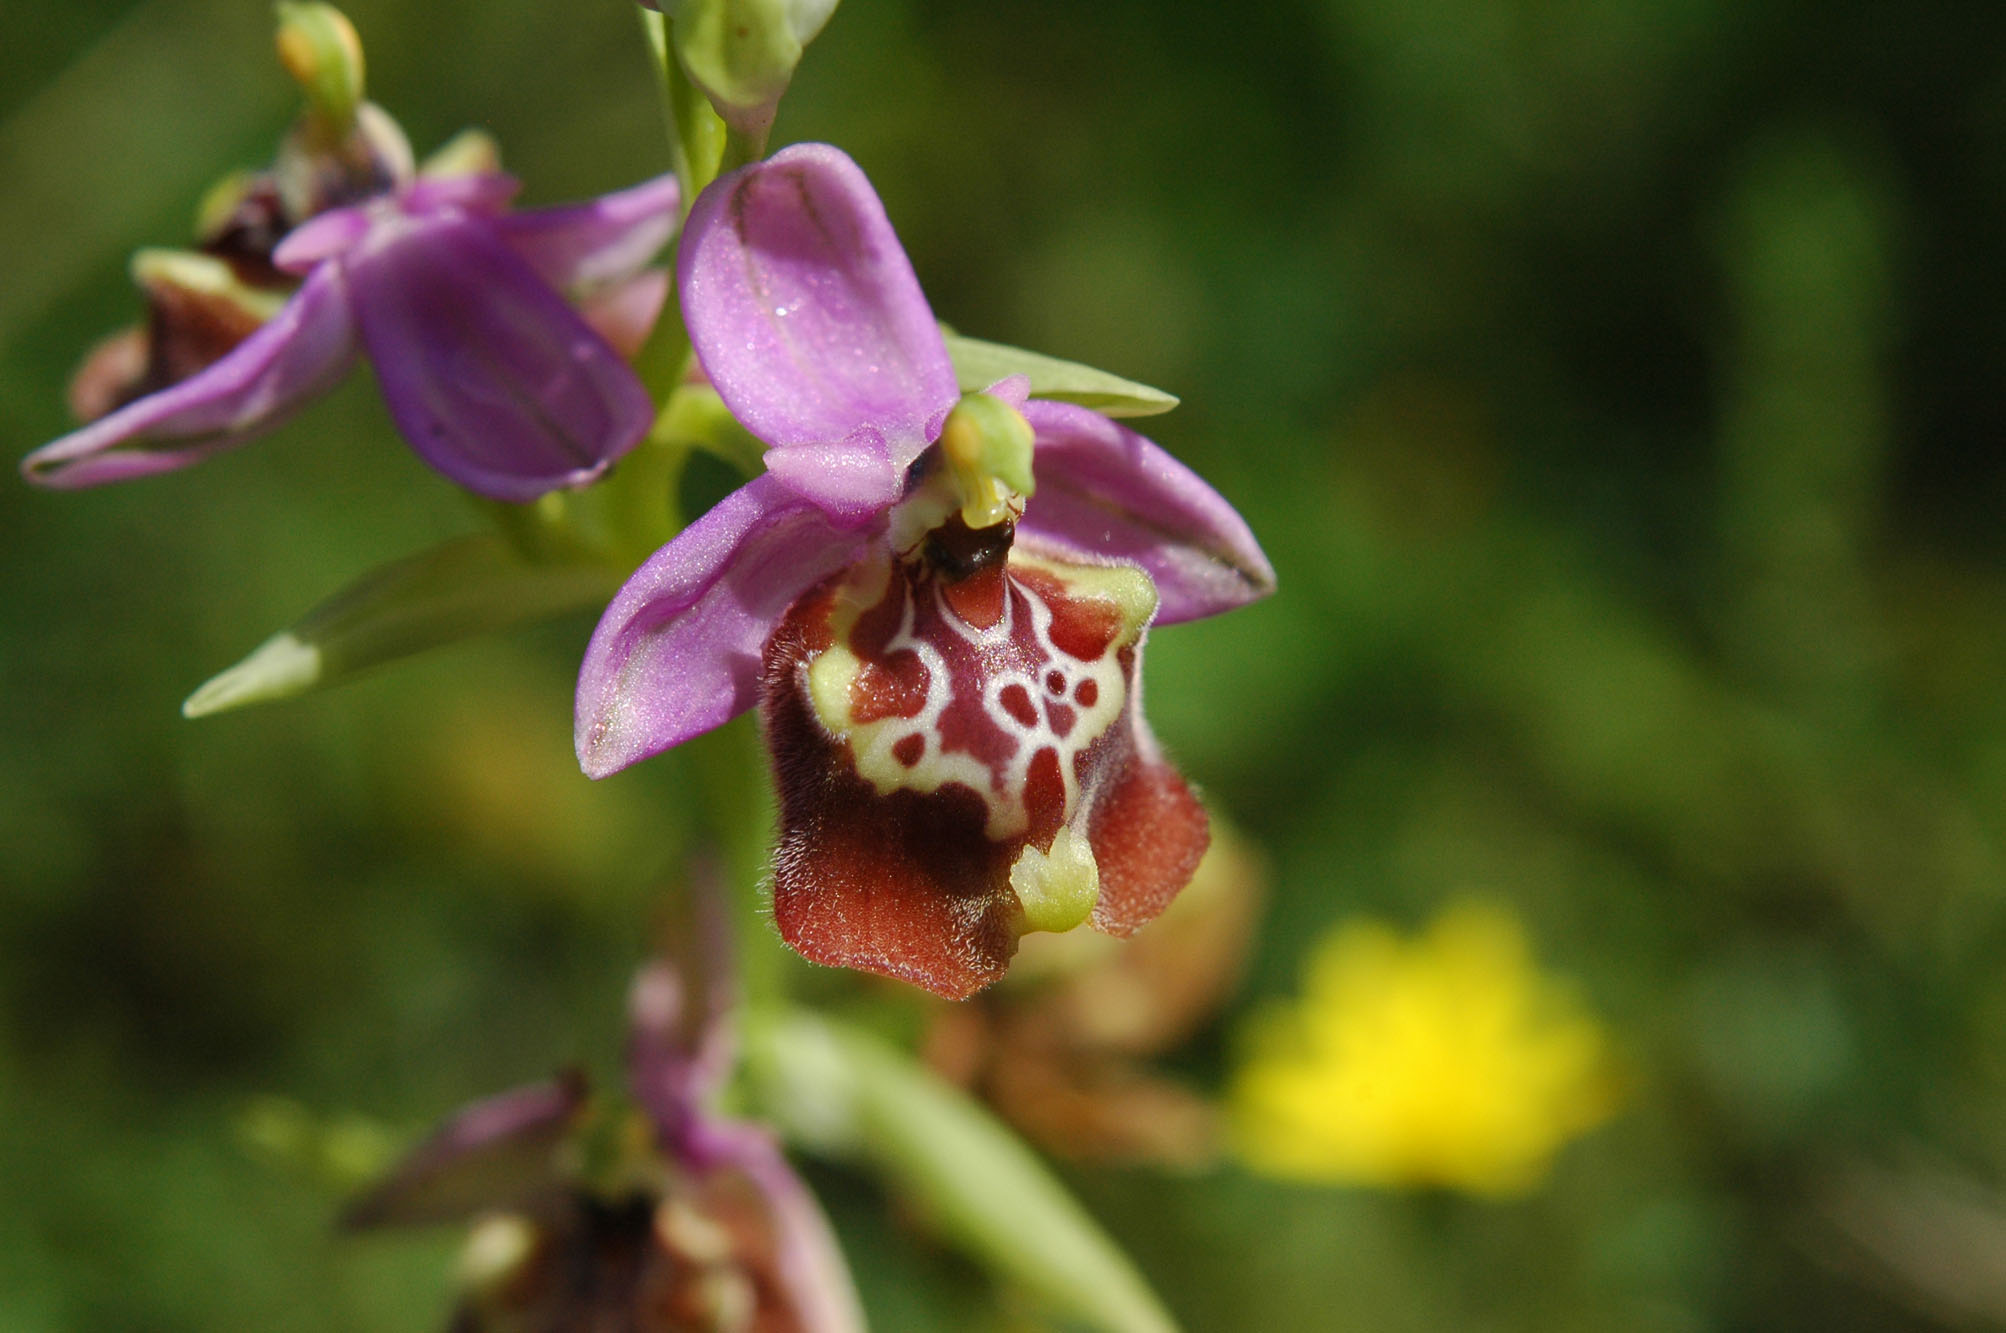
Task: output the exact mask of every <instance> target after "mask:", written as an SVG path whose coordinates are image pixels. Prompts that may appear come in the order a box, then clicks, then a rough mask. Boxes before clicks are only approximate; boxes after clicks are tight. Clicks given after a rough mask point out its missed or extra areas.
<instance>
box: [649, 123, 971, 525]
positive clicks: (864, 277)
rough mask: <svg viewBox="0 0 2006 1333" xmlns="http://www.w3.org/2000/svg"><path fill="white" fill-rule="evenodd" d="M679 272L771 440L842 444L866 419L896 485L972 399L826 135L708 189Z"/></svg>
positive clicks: (693, 325)
mask: <svg viewBox="0 0 2006 1333" xmlns="http://www.w3.org/2000/svg"><path fill="white" fill-rule="evenodd" d="M677 281H678V283H679V286H680V290H681V293H682V300H683V316H684V319H685V320H686V321H687V322H688V325H689V330H690V339H691V342H692V344H693V345H694V346H695V348H696V351H697V356H698V358H699V359H700V360H701V361H702V362H703V367H704V370H705V372H706V373H707V374H708V375H709V376H710V380H711V383H712V384H714V385H716V386H717V390H718V392H719V393H720V394H721V395H723V397H724V400H725V403H726V404H727V405H728V406H729V407H730V408H731V410H732V414H733V415H734V416H736V417H737V418H738V419H739V420H740V421H741V422H743V423H745V426H746V428H747V429H749V430H750V431H751V432H752V433H753V434H754V435H757V436H758V437H759V438H760V439H762V440H765V441H766V442H767V443H768V444H771V445H775V446H778V447H780V448H787V447H790V446H796V445H805V444H830V443H834V442H837V441H843V440H848V439H850V438H851V437H852V436H853V435H854V434H855V433H856V432H857V431H858V429H859V428H860V427H868V428H870V429H871V430H873V431H875V432H876V433H877V436H878V438H879V439H881V440H882V441H883V442H884V445H885V450H886V457H887V458H888V459H889V462H890V475H891V476H892V478H893V479H894V481H896V479H897V478H899V477H901V476H902V475H903V473H904V471H905V468H906V467H907V465H908V464H910V463H911V462H912V460H913V459H914V458H916V457H918V456H919V453H920V451H921V450H922V449H924V448H925V447H926V446H927V444H928V443H929V442H930V441H931V440H932V439H933V437H934V436H935V435H936V434H937V433H938V432H939V429H940V423H941V421H942V420H944V419H945V416H946V413H947V411H948V409H949V408H950V407H952V406H953V405H954V402H955V400H956V398H957V397H958V396H959V393H958V391H957V389H956V387H955V379H954V367H953V365H952V363H951V362H949V360H948V357H947V347H946V345H945V343H943V342H942V340H941V336H940V330H939V329H938V327H936V325H935V324H934V322H933V314H932V312H931V311H930V310H929V309H928V308H927V304H926V298H925V296H923V295H922V294H921V293H920V289H919V281H918V279H917V278H915V277H914V276H913V271H912V264H911V263H910V262H909V261H908V260H907V259H906V255H905V251H904V250H903V249H901V248H900V246H899V242H898V237H897V235H896V234H894V233H893V231H892V227H891V222H890V221H889V220H888V219H887V218H886V217H885V211H884V205H883V204H881V203H880V202H878V197H877V195H876V194H875V193H873V192H872V190H871V186H870V182H869V181H868V180H866V179H865V178H864V173H863V172H862V171H861V170H860V169H859V168H858V167H857V164H856V163H854V162H852V161H851V160H850V159H849V158H848V157H846V156H845V155H844V154H843V153H842V152H841V151H839V150H837V149H835V148H831V147H829V146H828V145H827V144H797V145H796V146H794V147H792V148H788V149H785V150H783V151H782V152H779V153H776V154H775V155H774V156H773V157H772V158H770V159H768V160H767V161H765V162H760V163H755V164H753V165H752V166H749V167H745V168H743V169H742V170H739V171H736V172H734V173H732V174H731V175H729V176H726V177H724V178H722V179H721V180H719V181H717V182H716V183H715V184H713V185H712V186H711V187H710V188H709V189H707V190H705V191H704V192H703V194H702V196H700V197H699V198H698V200H697V202H696V207H695V208H694V209H693V210H692V211H691V213H690V218H689V223H688V225H687V226H686V228H685V234H684V237H683V242H682V246H681V250H680V254H679V256H678V260H677ZM895 495H896V491H895V490H894V491H892V492H890V493H888V494H886V495H885V496H884V497H883V502H885V503H889V501H890V500H891V499H892V498H894V497H895Z"/></svg>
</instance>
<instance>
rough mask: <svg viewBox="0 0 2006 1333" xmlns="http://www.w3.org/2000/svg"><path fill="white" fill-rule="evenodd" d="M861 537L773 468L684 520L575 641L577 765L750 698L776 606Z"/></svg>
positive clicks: (854, 548)
mask: <svg viewBox="0 0 2006 1333" xmlns="http://www.w3.org/2000/svg"><path fill="white" fill-rule="evenodd" d="M869 539H870V533H869V531H868V530H858V531H844V530H843V529H841V528H838V527H837V526H835V525H834V524H833V523H831V522H830V520H829V518H828V517H827V516H826V515H825V514H823V513H822V511H821V510H819V509H818V508H816V507H815V506H814V505H813V504H811V503H809V502H807V501H805V500H803V499H801V498H800V497H799V496H797V495H795V494H793V493H792V492H791V491H789V490H788V489H787V488H786V487H785V486H784V485H782V484H781V483H780V482H779V481H777V480H775V479H774V478H772V477H755V478H754V479H753V480H752V481H750V482H748V483H746V484H745V485H744V486H741V487H739V488H738V489H737V490H735V491H733V492H732V493H731V494H730V495H727V496H726V497H725V498H724V499H723V500H721V501H719V502H718V504H717V505H716V506H715V507H714V508H712V509H711V510H710V512H709V513H707V514H705V515H704V516H703V517H702V518H700V519H698V520H697V521H696V522H694V523H692V524H691V525H690V526H689V527H687V528H685V529H683V531H682V532H681V533H680V534H678V535H677V537H676V539H675V540H674V541H672V542H670V543H669V544H668V545H667V546H664V547H663V548H662V549H661V550H659V551H657V552H655V554H654V555H653V556H651V557H649V559H648V562H647V563H646V564H644V565H642V566H641V568H640V569H639V570H637V571H636V572H635V574H634V576H633V577H632V578H630V579H628V580H627V582H626V585H625V586H624V587H622V588H621V589H620V592H619V594H618V595H617V596H615V597H614V599H613V602H612V605H610V606H608V607H607V608H606V614H605V615H604V616H603V617H602V618H601V619H600V621H599V627H598V629H596V630H595V631H593V634H592V642H591V643H590V644H589V645H588V646H587V647H586V649H585V661H584V664H583V665H582V666H581V667H580V669H579V673H578V705H577V728H578V762H579V764H580V766H581V767H583V768H584V770H585V772H586V773H587V774H589V775H590V776H592V777H595V778H598V777H605V776H606V775H607V774H609V773H615V772H618V771H619V770H620V769H623V768H625V767H627V765H629V764H632V763H635V762H637V761H638V760H642V759H646V758H647V757H649V756H650V755H655V754H660V753H661V752H662V751H663V750H666V749H668V748H669V747H670V746H672V745H678V744H681V743H682V742H683V741H686V740H688V739H689V738H690V737H692V736H695V735H698V734H700V733H702V732H705V731H709V730H710V729H711V728H712V727H716V726H720V725H722V724H723V723H725V722H728V721H730V720H731V719H732V718H734V717H736V716H737V715H738V714H740V713H742V712H744V711H745V710H746V709H748V708H750V707H752V705H753V703H754V702H756V700H757V698H758V693H759V667H760V652H761V649H762V648H763V647H764V646H765V643H766V636H767V635H768V634H769V633H771V632H772V629H773V626H774V625H775V624H776V623H778V621H779V619H780V616H781V614H782V613H783V612H784V611H786V609H787V607H788V606H789V605H790V604H791V603H792V602H793V601H794V599H795V598H797V597H799V596H800V595H801V594H802V593H803V592H805V591H807V590H808V589H809V588H811V587H813V586H814V585H815V584H817V583H819V582H820V581H821V580H823V579H825V578H827V577H828V576H829V575H831V574H833V573H835V572H836V571H837V570H838V569H840V568H842V567H843V566H844V565H845V564H847V563H849V561H850V560H852V559H853V558H855V556H856V554H857V552H858V551H859V550H860V549H861V548H862V546H863V544H864V543H865V542H866V541H867V540H869Z"/></svg>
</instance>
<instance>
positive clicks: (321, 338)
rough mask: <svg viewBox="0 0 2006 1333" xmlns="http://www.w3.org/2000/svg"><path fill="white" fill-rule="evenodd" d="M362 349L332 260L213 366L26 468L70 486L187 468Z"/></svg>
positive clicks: (47, 451) (302, 396)
mask: <svg viewBox="0 0 2006 1333" xmlns="http://www.w3.org/2000/svg"><path fill="white" fill-rule="evenodd" d="M354 355H355V326H354V323H353V321H352V319H351V317H350V315H349V309H348V295H347V291H346V285H345V282H344V280H343V277H342V275H341V273H340V272H339V271H338V270H337V269H336V268H335V267H334V266H332V265H324V266H322V267H321V268H318V269H315V270H314V271H313V273H312V274H310V275H309V276H308V278H307V280H306V282H305V283H304V284H303V285H302V286H301V287H300V289H299V291H297V292H295V293H294V294H293V297H292V299H291V300H289V301H287V302H286V303H285V305H283V306H281V307H280V308H279V312H278V313H277V314H276V315H274V316H273V317H272V318H271V320H270V321H268V322H267V323H266V324H264V325H263V326H262V327H260V328H259V329H258V330H257V331H256V332H255V333H253V334H252V335H251V336H250V337H248V338H246V339H245V340H244V341H243V342H241V343H239V344H238V345H237V346H236V348H235V349H234V350H232V351H231V352H230V353H229V354H228V355H226V356H224V357H223V358H222V359H221V360H219V361H217V362H216V363H215V364H214V365H212V366H210V367H209V368H208V369H207V370H204V371H202V372H201V373H200V374H198V375H194V376H191V377H190V378H188V379H185V380H183V381H181V382H180V383H179V384H175V385H172V386H171V387H169V388H166V389H162V390H161V391H160V392H158V393H152V394H148V395H147V396H146V397H144V398H141V399H138V400H136V401H134V402H131V403H128V404H126V405H125V406H124V407H122V408H120V409H119V410H117V411H116V412H113V413H111V414H110V415H108V416H104V417H100V418H99V419H98V420H96V421H94V422H92V423H91V424H90V425H88V426H85V427H84V428H83V429H82V430H78V431H74V432H72V433H71V434H69V435H65V436H64V437H63V438H62V439H60V440H56V441H54V442H52V443H50V444H47V445H44V446H43V447H42V448H40V449H37V450H36V451H35V452H34V453H32V454H29V455H28V456H27V458H25V459H23V460H22V462H21V471H22V474H23V475H24V476H26V477H27V479H28V480H29V481H32V482H36V483H38V484H40V485H43V486H53V487H57V488H62V489H69V488H74V487H82V486H97V485H102V484H104V483H106V482H114V481H126V480H129V479H131V478H134V477H144V476H150V475H152V474H154V473H158V472H171V471H174V470H175V469H177V468H184V467H187V466H188V465H189V464H191V463H195V462H198V461H200V460H201V459H204V458H207V457H208V456H209V455H211V454H214V453H219V452H221V451H222V450H225V449H229V448H233V447H235V446H237V445H240V444H243V443H245V442H247V441H249V440H252V439H254V438H256V437H257V436H259V435H261V434H263V433H264V432H265V431H268V430H270V429H272V428H273V427H274V426H277V425H278V424H279V423H280V422H282V421H284V420H285V418H286V417H287V416H289V415H290V414H291V413H292V412H293V410H294V409H295V408H298V407H299V406H301V405H302V404H303V403H305V402H306V401H307V400H308V399H310V398H313V397H314V396H316V395H318V394H321V393H324V392H326V391H327V390H328V389H330V388H332V387H333V385H334V382H335V381H336V380H338V379H340V378H341V376H342V374H343V373H344V372H345V371H346V370H347V369H348V367H349V364H350V362H352V361H353V360H354Z"/></svg>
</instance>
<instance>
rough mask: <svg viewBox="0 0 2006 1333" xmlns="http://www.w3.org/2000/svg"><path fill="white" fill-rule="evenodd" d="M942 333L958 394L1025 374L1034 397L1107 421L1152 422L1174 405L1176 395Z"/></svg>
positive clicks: (1018, 349)
mask: <svg viewBox="0 0 2006 1333" xmlns="http://www.w3.org/2000/svg"><path fill="white" fill-rule="evenodd" d="M941 332H942V334H943V335H945V336H946V338H947V354H948V356H949V357H951V358H952V359H953V361H954V377H955V379H956V380H958V381H959V382H960V385H961V391H962V392H963V393H973V392H975V391H976V390H977V389H986V388H988V387H989V386H990V385H992V384H994V383H995V382H996V381H997V380H1000V379H1003V378H1005V377H1007V376H1010V375H1028V376H1030V377H1031V396H1032V397H1033V398H1056V399H1058V400H1059V401H1060V402H1064V403H1078V404H1079V405H1080V406H1081V407H1091V408H1092V409H1093V410H1094V411H1096V412H1100V413H1102V414H1104V415H1106V416H1111V417H1152V416H1155V415H1156V414H1157V413H1159V412H1168V411H1169V410H1170V409H1171V408H1173V407H1175V406H1177V397H1176V395H1175V394H1168V393H1165V392H1164V391H1163V390H1161V389H1152V388H1150V387H1149V386H1148V385H1147V384H1137V383H1136V382H1135V381H1134V380H1125V379H1123V378H1122V377H1121V376H1119V375H1110V374H1108V373H1107V372H1106V371H1105V370H1095V369H1094V368H1093V367H1092V366H1083V365H1080V364H1079V363H1078V362H1076V361H1061V360H1059V359H1058V358H1057V357H1055V356H1045V355H1042V354H1040V353H1038V352H1027V351H1025V350H1024V349H1023V348H1021V347H1009V346H1006V345H1004V344H1003V343H992V342H984V341H982V339H980V338H964V337H962V336H961V335H960V334H958V333H949V332H948V331H947V330H946V329H942V330H941Z"/></svg>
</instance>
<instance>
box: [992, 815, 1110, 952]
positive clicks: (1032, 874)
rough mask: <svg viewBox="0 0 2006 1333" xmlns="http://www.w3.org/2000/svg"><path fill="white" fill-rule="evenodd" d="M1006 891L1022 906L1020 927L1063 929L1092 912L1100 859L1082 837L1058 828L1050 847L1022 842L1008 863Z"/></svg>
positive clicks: (1098, 892) (1097, 892)
mask: <svg viewBox="0 0 2006 1333" xmlns="http://www.w3.org/2000/svg"><path fill="white" fill-rule="evenodd" d="M1010 891H1011V892H1012V893H1015V894H1016V895H1017V901H1018V903H1020V904H1021V905H1022V906H1023V909H1024V929H1025V930H1026V931H1033V930H1049V931H1055V932H1056V931H1067V930H1071V929H1073V927H1075V926H1078V925H1081V924H1083V923H1084V922H1085V921H1086V919H1087V918H1088V917H1090V916H1092V915H1093V911H1094V904H1095V903H1097V902H1099V901H1100V896H1101V872H1100V863H1099V862H1097V861H1095V860H1094V849H1093V847H1092V846H1091V845H1090V844H1089V843H1088V842H1087V840H1086V838H1085V837H1084V836H1083V835H1081V834H1078V833H1075V832H1073V830H1071V829H1069V828H1062V829H1060V830H1059V832H1058V835H1057V836H1056V837H1054V838H1053V839H1052V849H1051V850H1050V851H1049V852H1041V851H1039V850H1038V849H1037V848H1036V847H1031V846H1026V847H1025V848H1024V850H1023V851H1022V852H1020V853H1019V854H1018V856H1017V863H1016V864H1015V865H1013V866H1011V867H1010Z"/></svg>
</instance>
